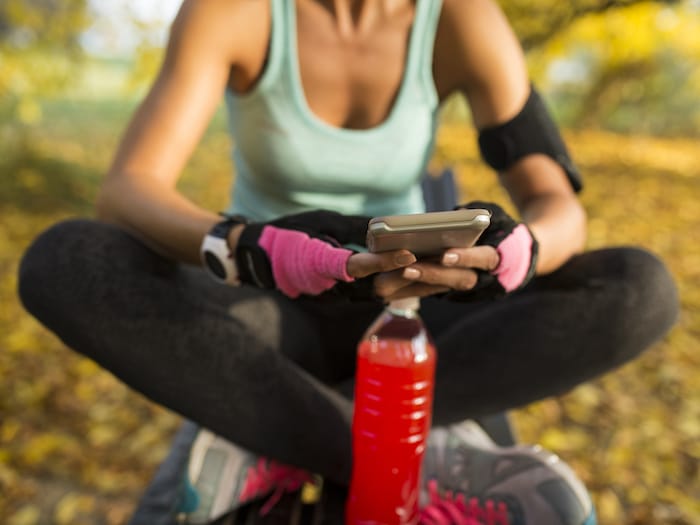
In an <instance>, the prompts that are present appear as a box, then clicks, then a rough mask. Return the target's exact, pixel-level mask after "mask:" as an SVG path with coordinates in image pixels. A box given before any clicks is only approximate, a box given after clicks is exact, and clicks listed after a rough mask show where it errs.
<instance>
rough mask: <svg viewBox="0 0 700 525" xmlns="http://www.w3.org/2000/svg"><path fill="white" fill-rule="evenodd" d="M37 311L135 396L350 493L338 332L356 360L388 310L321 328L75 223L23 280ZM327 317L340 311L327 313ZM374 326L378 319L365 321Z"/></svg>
mask: <svg viewBox="0 0 700 525" xmlns="http://www.w3.org/2000/svg"><path fill="white" fill-rule="evenodd" d="M19 291H20V296H21V299H22V301H23V302H24V304H25V306H26V308H27V309H28V310H29V311H30V312H31V313H32V314H34V315H35V316H36V317H37V318H38V319H39V320H40V321H41V322H42V323H44V324H45V325H46V326H47V327H48V328H49V329H50V330H52V331H54V332H55V333H56V334H57V335H58V336H59V337H60V338H61V339H62V340H63V341H64V342H65V343H66V344H67V345H68V346H69V347H71V348H73V349H75V350H76V351H78V352H80V353H82V354H84V355H86V356H87V357H89V358H91V359H94V360H95V361H96V362H98V363H99V364H100V365H102V366H103V367H105V368H106V369H107V370H109V371H110V372H112V373H113V374H115V375H116V376H117V377H118V378H119V379H121V380H122V381H124V382H125V383H126V384H128V385H129V386H131V387H132V388H134V389H136V390H138V391H139V392H141V393H143V394H144V395H146V396H148V397H149V398H151V399H153V400H154V401H156V402H158V403H160V404H163V405H165V406H167V407H169V408H171V409H173V410H175V411H177V412H179V413H180V414H182V415H183V416H185V417H187V418H189V419H192V420H193V421H196V422H197V423H199V424H201V425H203V426H205V427H207V428H209V429H210V430H212V431H213V432H216V433H217V434H219V435H221V436H223V437H226V438H227V439H229V440H231V441H232V442H234V443H236V444H239V445H240V446H242V447H244V448H246V449H248V450H251V451H254V452H256V453H258V454H261V455H265V456H268V457H271V458H275V459H277V460H278V461H281V462H285V463H290V464H293V465H297V466H301V467H303V468H305V469H308V470H310V471H313V472H318V473H320V474H322V475H324V476H326V477H327V478H328V479H333V480H337V481H340V482H344V481H347V479H348V478H349V473H350V458H351V453H350V431H349V425H350V420H351V411H352V406H351V403H350V402H349V401H348V400H347V399H345V398H343V397H342V396H340V395H339V394H338V393H336V392H335V391H334V390H333V389H331V388H329V387H328V386H326V385H325V384H324V382H323V381H326V380H328V381H333V380H334V378H335V376H336V375H337V374H339V373H342V372H338V370H336V369H334V366H333V361H332V360H331V359H328V358H327V357H325V355H324V352H323V351H322V350H323V348H324V345H325V344H327V343H326V342H324V341H322V340H321V338H322V336H323V334H324V333H326V332H327V331H328V330H327V329H324V330H321V329H320V328H319V323H321V322H325V321H328V322H329V323H330V324H333V322H334V323H335V326H334V327H333V328H332V330H333V332H334V334H335V338H336V339H337V344H338V347H339V348H338V350H339V353H342V354H348V348H353V347H354V345H355V343H354V341H356V340H357V339H358V338H359V336H360V335H361V329H362V327H363V326H364V325H366V324H368V323H369V322H370V321H371V319H372V318H373V317H374V315H376V309H369V311H365V310H367V309H365V310H363V311H358V312H357V313H358V315H356V316H353V320H355V321H356V322H355V323H354V325H353V326H355V327H356V328H355V329H356V330H359V331H360V332H359V333H347V331H345V330H343V327H344V325H343V323H342V322H341V321H340V319H335V320H333V319H330V318H329V319H330V320H329V319H324V320H318V319H316V318H315V317H314V315H312V314H310V313H309V312H308V311H304V309H303V308H300V307H299V306H298V305H297V304H296V303H293V302H292V301H289V300H287V299H286V298H284V297H282V296H280V295H279V294H275V293H267V292H264V291H261V290H257V289H253V288H250V287H241V288H233V287H228V286H222V285H220V284H218V283H216V282H215V281H214V280H213V279H211V278H210V277H209V276H208V275H206V273H205V272H203V271H201V270H199V269H196V268H191V267H186V266H183V265H178V264H175V263H173V262H171V261H169V260H167V259H164V258H163V257H161V256H159V255H157V254H155V253H154V252H152V251H151V250H149V249H148V248H146V247H145V246H144V245H143V244H141V243H140V242H138V241H136V240H135V239H134V238H132V237H131V236H129V235H127V234H126V233H124V232H122V231H121V230H119V229H117V228H115V227H112V226H109V225H105V224H102V223H97V222H92V221H83V220H76V221H67V222H64V223H60V224H58V225H56V226H54V227H52V228H50V229H49V230H48V231H46V232H44V233H43V234H42V235H41V236H40V237H39V238H38V239H37V240H36V241H35V242H34V243H33V245H32V246H31V247H30V248H29V250H28V251H27V253H26V254H25V257H24V259H23V261H22V264H21V268H20V280H19ZM325 310H326V311H327V310H328V308H327V307H326V308H325ZM365 318H366V319H365Z"/></svg>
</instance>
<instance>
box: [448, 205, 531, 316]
mask: <svg viewBox="0 0 700 525" xmlns="http://www.w3.org/2000/svg"><path fill="white" fill-rule="evenodd" d="M459 208H467V209H485V210H488V211H489V212H491V223H490V224H489V227H488V228H486V230H485V231H484V233H483V234H482V235H481V237H479V240H478V241H477V243H476V244H477V245H488V246H493V247H494V248H496V250H497V251H498V254H499V256H500V262H499V265H498V267H497V268H496V269H495V270H493V271H490V272H489V271H485V270H477V275H478V281H477V283H476V286H474V288H472V289H471V290H467V291H455V292H449V293H448V294H446V298H448V299H450V300H453V301H460V302H468V301H481V300H488V299H495V298H499V297H504V296H506V295H507V294H509V293H512V292H515V291H517V290H521V289H522V288H524V287H525V285H526V284H527V283H528V282H530V280H531V279H532V277H533V276H534V275H535V266H536V265H537V254H538V250H539V244H538V242H537V239H535V237H534V236H533V235H532V232H531V231H530V229H529V228H528V227H527V226H526V225H525V224H524V223H522V222H518V221H516V220H515V219H513V218H512V217H510V216H509V215H508V214H507V213H506V212H505V211H504V210H503V208H501V207H500V206H499V205H498V204H494V203H491V202H483V201H472V202H469V203H467V204H463V205H461V206H457V208H456V209H459Z"/></svg>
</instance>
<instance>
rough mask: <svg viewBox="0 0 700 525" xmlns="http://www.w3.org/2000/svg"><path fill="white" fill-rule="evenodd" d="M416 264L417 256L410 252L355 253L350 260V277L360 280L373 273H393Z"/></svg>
mask: <svg viewBox="0 0 700 525" xmlns="http://www.w3.org/2000/svg"><path fill="white" fill-rule="evenodd" d="M414 262H416V256H415V255H413V254H412V253H411V252H409V251H408V250H395V251H391V252H383V253H355V254H353V255H351V256H350V258H349V259H348V265H347V271H348V275H351V276H352V277H356V278H360V277H367V276H368V275H372V274H373V273H380V272H391V271H393V270H397V269H399V268H404V267H406V266H408V265H409V264H412V263H414Z"/></svg>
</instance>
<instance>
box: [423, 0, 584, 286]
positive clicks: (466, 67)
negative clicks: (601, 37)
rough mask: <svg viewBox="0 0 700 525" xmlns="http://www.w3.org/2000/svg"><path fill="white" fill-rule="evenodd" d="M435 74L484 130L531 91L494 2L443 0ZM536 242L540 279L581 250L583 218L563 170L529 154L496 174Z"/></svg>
mask: <svg viewBox="0 0 700 525" xmlns="http://www.w3.org/2000/svg"><path fill="white" fill-rule="evenodd" d="M440 24H441V32H440V33H439V34H440V35H441V37H440V38H439V39H438V41H437V42H436V62H435V70H436V71H435V73H436V81H437V83H438V89H439V90H440V91H442V92H443V93H445V92H449V91H455V90H459V91H461V92H462V93H464V94H465V95H466V97H467V99H468V101H469V104H470V107H471V110H472V115H473V118H474V123H475V125H476V127H477V128H478V129H479V130H481V129H484V128H486V127H490V126H493V125H496V124H500V123H503V122H506V121H508V120H510V119H511V118H513V117H514V116H515V115H516V114H517V113H518V112H519V111H520V110H521V109H522V107H523V105H524V104H525V101H526V99H527V97H528V95H529V92H530V81H529V77H528V72H527V67H526V64H525V58H524V55H523V51H522V49H521V47H520V44H519V42H518V41H517V38H516V36H515V35H514V33H513V31H512V29H511V28H510V26H509V24H508V22H507V20H506V18H505V16H504V15H503V13H502V12H501V11H500V9H499V8H498V6H497V5H496V4H495V3H494V2H492V1H491V0H469V1H464V0H445V2H444V12H443V16H442V19H441V21H440ZM499 178H500V181H501V183H502V185H503V186H504V188H505V189H506V190H507V192H508V194H509V195H510V197H511V199H512V201H513V203H514V204H515V206H516V207H517V209H518V211H519V213H520V215H521V217H522V219H523V220H524V221H525V222H526V223H527V225H528V226H529V228H530V229H531V230H532V232H533V234H534V236H535V238H536V239H537V240H538V242H539V247H540V253H539V257H538V262H537V273H539V274H543V273H548V272H551V271H553V270H555V269H556V268H558V267H559V266H561V265H562V264H563V263H564V262H565V261H566V260H567V259H568V258H569V257H571V256H572V255H573V254H575V253H578V252H580V251H581V250H582V249H583V245H584V242H585V235H586V234H585V231H586V227H585V223H586V216H585V212H584V210H583V207H582V206H581V204H580V202H579V201H578V199H577V197H576V194H575V193H574V191H573V188H572V186H571V184H570V183H569V181H568V179H567V176H566V174H565V172H564V170H563V169H562V168H561V166H560V165H559V164H558V163H556V162H555V161H554V160H552V159H551V158H550V157H548V156H546V155H542V154H533V155H528V156H526V157H524V158H522V159H521V160H519V161H518V162H516V163H515V164H514V165H512V166H511V167H510V168H509V169H508V170H506V171H504V172H502V173H500V174H499Z"/></svg>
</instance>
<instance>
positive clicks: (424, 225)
mask: <svg viewBox="0 0 700 525" xmlns="http://www.w3.org/2000/svg"><path fill="white" fill-rule="evenodd" d="M490 221H491V214H490V212H489V211H488V210H482V209H459V210H454V211H437V212H429V213H415V214H408V215H387V216H384V217H375V218H373V219H372V220H370V221H369V226H368V228H367V248H368V249H369V251H370V252H374V253H378V252H385V251H389V250H400V249H406V250H410V251H411V252H413V254H414V255H416V256H417V257H418V256H421V257H425V256H429V255H438V254H440V253H442V252H443V251H445V250H447V249H448V248H469V247H470V246H473V245H474V243H476V241H477V239H479V236H480V235H481V234H482V233H483V231H484V230H485V229H486V228H487V227H488V225H489V224H490Z"/></svg>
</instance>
